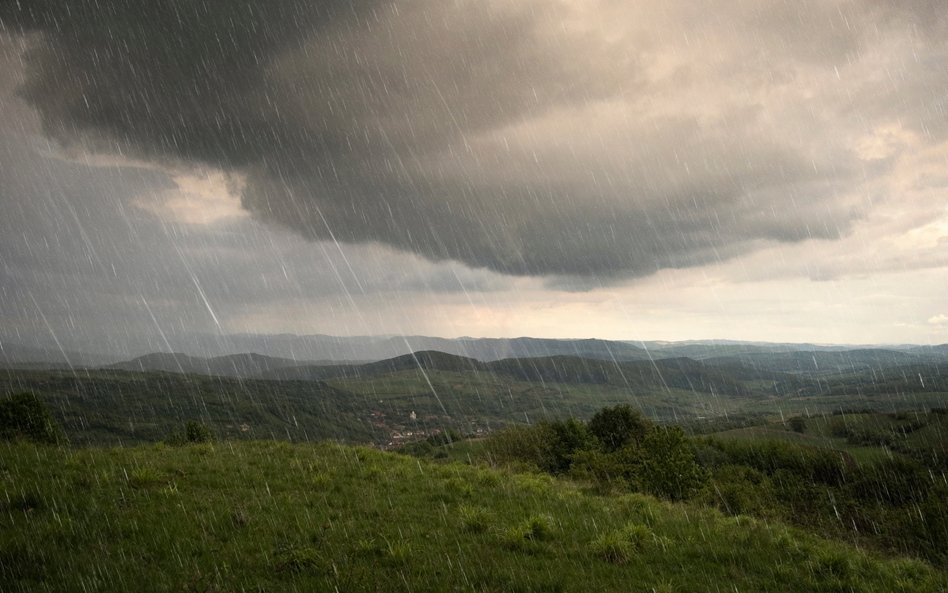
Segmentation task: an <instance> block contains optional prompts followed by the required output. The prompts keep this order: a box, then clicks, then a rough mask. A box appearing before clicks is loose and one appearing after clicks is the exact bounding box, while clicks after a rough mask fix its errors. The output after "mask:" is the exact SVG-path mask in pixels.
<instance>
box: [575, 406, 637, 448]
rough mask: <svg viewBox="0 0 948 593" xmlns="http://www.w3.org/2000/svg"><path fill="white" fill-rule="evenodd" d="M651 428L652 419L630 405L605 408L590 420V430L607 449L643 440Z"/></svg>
mask: <svg viewBox="0 0 948 593" xmlns="http://www.w3.org/2000/svg"><path fill="white" fill-rule="evenodd" d="M651 428H652V423H651V421H649V420H648V419H647V418H645V416H643V415H642V413H641V412H639V411H638V410H636V409H633V408H632V407H631V406H628V405H619V406H615V407H612V408H603V409H601V410H599V411H598V412H596V414H595V415H594V416H593V417H592V419H591V420H590V421H589V432H590V433H592V435H593V436H594V437H595V438H596V440H597V441H598V442H599V444H600V446H602V448H603V449H605V450H606V451H617V450H619V449H621V448H622V447H624V446H625V445H627V444H629V443H640V442H642V439H644V438H645V435H646V434H648V432H649V430H650V429H651Z"/></svg>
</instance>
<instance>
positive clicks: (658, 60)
mask: <svg viewBox="0 0 948 593" xmlns="http://www.w3.org/2000/svg"><path fill="white" fill-rule="evenodd" d="M17 6H19V5H15V4H9V3H8V4H6V5H5V6H4V7H3V8H0V19H2V20H3V22H4V23H5V24H6V25H7V26H9V27H11V28H12V29H14V30H20V31H29V32H34V33H39V34H40V35H41V39H38V40H37V41H36V43H35V44H34V46H33V49H32V51H31V54H30V57H29V62H28V65H29V77H28V80H27V81H26V84H25V86H24V88H23V90H22V94H23V96H24V97H26V98H27V99H28V100H29V101H30V103H31V104H32V105H33V106H34V107H35V108H36V109H37V110H38V112H39V114H40V116H41V117H42V121H43V124H44V127H45V129H46V131H47V133H48V134H50V135H52V136H53V137H55V138H57V139H58V140H60V141H61V142H63V143H65V144H78V145H80V146H86V147H93V148H97V149H99V150H111V151H116V150H121V151H122V152H125V153H129V154H133V155H136V156H138V157H142V158H148V159H153V160H157V161H160V162H165V163H172V164H175V165H176V166H181V165H183V164H187V163H201V164H210V165H213V166H217V167H220V168H222V169H224V170H226V171H229V172H233V173H239V174H241V175H243V176H245V177H246V186H245V190H244V194H243V196H242V199H243V204H244V206H245V207H246V208H247V209H248V210H249V211H250V212H252V213H253V214H254V215H256V216H257V217H259V218H260V219H262V220H265V221H268V222H274V223H277V224H280V225H283V226H286V227H289V228H291V229H293V230H295V231H297V232H299V233H300V234H302V235H303V236H305V237H308V238H312V239H320V240H327V239H335V240H339V241H343V242H350V243H366V242H374V241H377V242H381V243H384V244H387V245H391V246H394V247H397V248H399V249H402V250H406V251H411V252H414V253H417V254H420V255H422V256H424V257H428V258H432V259H454V260H459V261H462V262H464V263H466V264H468V265H470V266H474V267H487V268H490V269H492V270H495V271H499V272H503V273H508V274H517V275H550V274H559V275H563V276H566V277H601V278H607V279H608V278H616V277H628V276H640V275H645V274H649V273H652V272H655V271H656V270H659V269H662V268H667V267H688V266H697V265H701V264H704V263H708V262H711V261H716V260H720V259H726V258H730V257H733V256H734V255H736V254H739V253H742V252H745V251H747V250H750V249H753V248H754V246H755V245H759V244H760V243H761V242H768V241H771V242H772V241H784V242H798V241H802V240H805V239H809V238H825V239H834V238H838V237H839V236H841V235H843V234H845V233H846V232H847V231H848V229H849V228H850V226H851V225H852V223H853V221H855V220H858V219H859V218H860V217H862V216H863V215H864V213H865V212H864V205H863V204H862V203H861V202H860V201H858V200H856V199H854V198H853V196H852V195H851V193H852V189H853V187H854V186H857V185H859V184H860V183H862V181H863V179H864V178H865V176H866V175H879V174H883V173H884V170H882V171H881V172H873V171H871V170H870V169H869V168H867V167H868V165H866V164H865V163H863V162H861V161H860V160H859V159H858V158H856V157H855V156H854V155H853V153H852V150H851V146H850V145H849V143H848V142H849V139H848V138H847V137H845V136H846V135H847V134H853V135H858V134H860V133H866V132H871V131H872V129H873V127H874V126H875V125H877V124H879V123H885V122H889V121H892V120H897V119H899V118H900V116H901V115H902V114H903V113H905V112H906V111H908V112H909V113H910V114H912V115H915V116H916V117H914V118H911V117H910V118H909V119H911V120H912V121H907V122H906V125H915V124H917V125H918V126H920V127H924V128H925V129H926V130H927V131H928V132H929V133H933V134H935V135H936V136H938V137H941V136H940V135H942V134H945V132H946V131H945V130H943V129H942V128H940V127H938V125H939V122H940V121H941V120H944V119H945V118H944V99H943V97H944V96H945V89H946V81H948V76H946V75H945V73H944V71H943V69H936V70H934V71H933V70H932V69H931V68H927V67H926V66H925V63H926V62H925V61H926V60H933V59H935V57H934V56H942V55H943V54H944V51H945V49H944V47H945V46H944V43H943V41H942V40H941V39H939V38H938V37H937V35H935V34H933V32H937V31H940V30H942V28H943V26H944V24H943V23H944V19H943V18H942V17H941V16H940V13H939V12H938V11H936V10H934V7H935V3H933V2H925V1H923V0H916V1H915V2H912V3H909V4H905V3H898V4H896V3H892V4H887V3H883V2H881V1H877V0H873V1H872V2H817V3H813V5H806V4H805V3H804V4H799V5H797V4H792V3H785V2H773V3H763V4H762V3H760V2H756V1H755V2H736V3H735V2H705V3H690V2H680V3H678V2H676V3H670V4H669V6H668V8H667V9H664V10H665V12H662V13H661V14H658V13H656V14H651V13H649V12H648V11H649V10H650V9H649V8H647V7H645V8H642V7H639V8H638V9H634V8H633V7H631V6H629V4H628V3H626V2H607V1H603V2H602V3H600V5H599V6H598V9H599V10H600V11H601V13H600V14H598V18H593V19H588V18H586V17H588V16H589V15H588V14H585V13H584V12H583V11H584V10H585V9H586V5H574V4H570V3H566V2H563V3H549V2H539V1H530V2H504V1H500V0H497V1H492V2H473V1H470V2H467V1H462V2H453V3H445V2H436V1H425V0H419V1H416V2H398V3H389V2H381V1H380V2H372V3H356V4H350V3H346V2H341V1H338V2H330V3H325V2H320V3H318V4H317V3H312V4H303V3H297V2H289V1H287V2H273V3H267V5H266V8H265V9H263V8H261V9H255V8H253V7H254V6H255V5H253V4H247V3H243V2H224V3H195V2H171V3H154V2H144V3H136V2H68V3H66V2H57V1H53V0H50V1H49V2H45V3H38V4H37V3H33V5H32V6H33V8H17ZM22 6H26V5H25V4H24V5H22ZM67 7H68V10H67ZM635 10H638V11H639V12H634V11H635ZM613 17H614V18H613ZM646 17H648V18H646ZM584 19H586V20H584ZM637 19H642V22H641V23H640V22H638V20H637ZM649 19H654V20H651V21H650V20H649ZM663 19H664V20H663ZM918 28H924V31H925V33H924V35H925V37H924V39H925V41H921V40H920V39H921V38H922V37H921V36H916V34H915V33H914V31H915V30H916V29H918ZM892 39H895V40H897V41H898V40H903V39H904V40H906V43H914V44H915V45H916V46H917V47H916V48H915V51H916V54H917V55H919V59H920V61H919V62H918V63H917V64H916V65H914V66H912V65H909V64H900V65H899V66H900V67H901V68H902V70H901V71H899V72H895V73H893V74H894V75H897V76H900V77H901V79H902V80H903V81H904V85H903V86H893V87H886V86H885V85H884V84H883V85H881V86H880V85H879V82H878V79H877V77H876V76H874V73H872V72H871V71H869V69H870V68H871V65H869V66H867V65H864V64H861V62H860V60H861V59H862V56H864V55H867V54H869V53H871V52H872V51H874V49H876V48H878V46H879V45H880V44H881V43H885V42H887V41H889V40H892ZM703 54H711V56H712V57H710V58H709V57H708V56H707V55H703ZM907 55H908V54H907ZM682 58H684V59H682ZM663 60H664V61H668V62H669V63H673V65H672V66H669V68H671V69H672V72H671V74H668V75H667V76H666V75H665V74H662V73H661V72H659V73H656V69H660V68H659V67H660V66H661V65H662V63H663ZM702 60H703V61H702ZM676 61H677V62H681V63H677V64H674V63H675V62H676ZM847 69H848V70H847ZM840 71H842V74H841V76H842V75H846V76H848V77H852V80H845V79H842V78H840V79H836V78H835V77H833V78H832V79H831V78H829V76H830V75H832V74H833V73H839V72H840ZM813 81H816V82H813ZM829 82H834V83H838V86H833V85H831V84H829ZM883 82H884V81H883ZM807 84H817V85H818V86H817V87H816V88H814V89H813V90H812V91H808V90H807V89H806V88H804V87H805V86H806V85H807ZM665 105H667V111H669V112H672V113H676V114H677V115H671V114H670V113H666V112H665V111H664V110H666V107H665ZM610 107H614V109H612V110H610ZM939 118H941V120H939ZM837 127H838V128H839V129H841V130H842V131H843V132H844V134H834V132H831V131H830V129H833V130H835V129H837ZM877 166H882V165H877ZM447 281H448V283H449V284H450V278H449V279H447Z"/></svg>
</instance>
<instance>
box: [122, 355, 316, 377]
mask: <svg viewBox="0 0 948 593" xmlns="http://www.w3.org/2000/svg"><path fill="white" fill-rule="evenodd" d="M299 364H300V361H297V360H291V359H288V358H275V357H272V356H265V355H263V354H256V353H248V354H230V355H227V356H217V357H214V358H200V357H196V356H188V355H187V354H180V353H177V352H172V353H162V352H156V353H153V354H146V355H144V356H139V357H138V358H134V359H132V360H128V361H125V362H119V363H116V364H111V365H107V366H106V367H104V368H108V369H114V370H121V371H138V372H149V371H151V372H155V371H157V372H165V373H182V374H188V375H211V376H217V377H235V378H248V379H249V378H252V377H256V376H259V375H262V374H264V373H266V372H268V371H272V370H275V369H281V368H286V367H294V366H298V365H299Z"/></svg>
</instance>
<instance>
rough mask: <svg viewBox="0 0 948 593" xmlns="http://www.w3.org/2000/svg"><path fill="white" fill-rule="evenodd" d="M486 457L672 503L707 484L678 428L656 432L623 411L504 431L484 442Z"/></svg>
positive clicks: (615, 409) (613, 409) (640, 417)
mask: <svg viewBox="0 0 948 593" xmlns="http://www.w3.org/2000/svg"><path fill="white" fill-rule="evenodd" d="M487 451H488V454H489V455H490V457H491V458H492V459H493V460H494V461H496V462H501V463H509V462H515V463H521V464H529V465H533V466H535V467H537V468H539V469H541V470H543V471H547V472H549V473H551V474H558V475H570V476H573V477H576V478H580V479H584V480H590V481H592V482H593V483H595V484H596V485H597V486H599V487H600V488H602V489H613V488H619V489H623V490H635V491H641V492H647V493H650V494H653V495H655V496H658V497H661V498H667V499H671V500H684V499H688V498H691V497H693V496H695V495H696V493H697V492H698V491H700V490H701V488H702V487H703V486H704V485H705V483H706V481H707V474H706V472H704V471H702V469H701V467H700V466H699V465H698V463H697V460H696V457H695V452H694V448H693V445H692V443H691V442H690V441H689V440H688V439H687V438H686V437H685V433H684V432H683V431H682V430H681V428H679V427H677V426H657V425H655V424H653V423H652V422H651V421H649V420H648V419H647V418H645V417H644V416H643V415H642V414H641V413H640V412H639V411H638V410H634V409H633V408H631V407H629V406H626V405H620V406H615V407H611V408H604V409H602V410H600V411H599V412H597V413H596V414H595V415H594V416H593V417H592V419H591V420H590V421H589V422H588V423H586V422H582V421H580V420H576V419H575V418H570V419H568V420H560V421H552V422H540V423H538V424H534V425H531V426H515V427H509V428H505V429H503V430H500V431H497V432H495V433H493V434H492V435H491V436H490V437H489V438H488V440H487Z"/></svg>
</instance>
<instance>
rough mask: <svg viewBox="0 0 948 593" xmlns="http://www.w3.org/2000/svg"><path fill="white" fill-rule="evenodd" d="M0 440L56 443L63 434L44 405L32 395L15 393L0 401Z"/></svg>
mask: <svg viewBox="0 0 948 593" xmlns="http://www.w3.org/2000/svg"><path fill="white" fill-rule="evenodd" d="M0 439H2V440H16V439H26V440H30V441H35V442H38V443H58V442H60V441H61V440H62V439H63V434H62V430H60V428H59V426H58V425H57V424H56V422H55V421H54V420H53V418H52V416H50V414H49V410H48V409H47V407H46V404H44V403H43V402H42V401H40V399H39V398H38V397H36V396H35V395H34V394H32V393H17V394H15V395H12V396H10V397H8V398H6V399H4V400H2V401H0Z"/></svg>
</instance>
